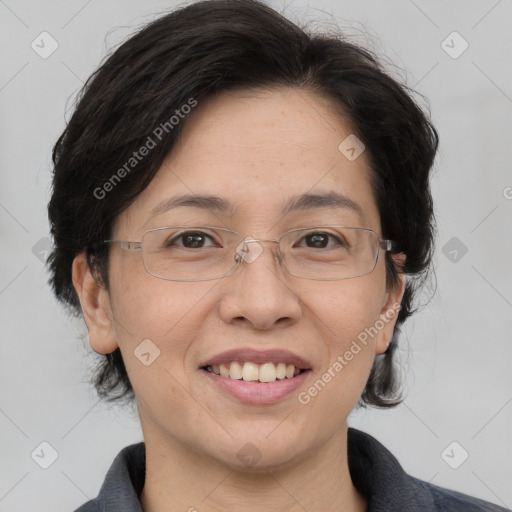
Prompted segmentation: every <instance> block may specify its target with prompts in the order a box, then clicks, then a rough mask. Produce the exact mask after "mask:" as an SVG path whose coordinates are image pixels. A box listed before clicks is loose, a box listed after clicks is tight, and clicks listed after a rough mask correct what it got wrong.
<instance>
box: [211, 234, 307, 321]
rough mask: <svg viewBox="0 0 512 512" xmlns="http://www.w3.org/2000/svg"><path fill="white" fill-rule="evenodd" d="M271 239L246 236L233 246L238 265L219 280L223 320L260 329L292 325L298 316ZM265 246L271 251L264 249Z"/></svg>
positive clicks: (294, 297)
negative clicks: (221, 290) (235, 250)
mask: <svg viewBox="0 0 512 512" xmlns="http://www.w3.org/2000/svg"><path fill="white" fill-rule="evenodd" d="M262 242H274V244H272V245H270V244H268V245H267V244H263V243H262ZM275 242H278V241H277V240H273V239H271V240H256V239H254V238H250V237H248V238H246V239H245V240H244V241H243V242H242V243H241V244H240V245H239V246H238V247H237V255H238V258H239V259H240V264H239V265H238V267H237V270H236V272H234V274H232V275H230V276H227V277H225V278H224V280H223V281H224V283H225V285H226V287H225V288H224V289H223V290H224V292H223V297H222V299H221V304H220V315H221V317H222V319H223V321H224V322H226V323H228V324H234V323H244V324H248V326H250V327H251V328H253V329H261V330H264V329H270V328H272V327H274V326H276V325H277V324H279V325H280V326H284V325H292V324H293V323H295V322H297V321H298V319H299V318H300V315H301V307H300V301H299V298H298V297H297V295H296V294H295V293H294V291H293V287H292V286H291V283H290V282H289V281H290V279H288V277H287V276H288V274H287V272H286V271H285V269H284V267H283V266H282V259H281V255H280V252H279V249H278V245H277V244H275ZM265 245H267V247H265ZM269 245H270V246H269ZM267 248H268V249H271V250H270V251H265V249H267Z"/></svg>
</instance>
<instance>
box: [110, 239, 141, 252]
mask: <svg viewBox="0 0 512 512" xmlns="http://www.w3.org/2000/svg"><path fill="white" fill-rule="evenodd" d="M104 242H105V243H106V244H116V245H118V246H119V247H121V249H126V250H128V251H139V250H140V249H141V248H142V243H141V242H127V241H124V240H104Z"/></svg>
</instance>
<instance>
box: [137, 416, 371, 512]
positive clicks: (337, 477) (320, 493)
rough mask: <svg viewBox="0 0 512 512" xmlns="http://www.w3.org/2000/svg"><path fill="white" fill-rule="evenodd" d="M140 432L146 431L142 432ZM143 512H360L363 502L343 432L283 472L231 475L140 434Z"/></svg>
mask: <svg viewBox="0 0 512 512" xmlns="http://www.w3.org/2000/svg"><path fill="white" fill-rule="evenodd" d="M143 428H144V427H143ZM144 438H145V445H146V480H145V484H144V489H143V491H142V495H141V500H140V501H141V505H142V509H143V511H144V512H174V511H189V512H196V511H200V512H220V511H222V512H230V511H235V510H240V509H241V508H243V509H244V511H245V512H263V511H265V512H266V511H268V510H272V511H275V512H281V511H283V512H284V511H286V512H299V511H300V512H304V511H305V510H323V511H324V512H335V511H336V512H364V511H365V510H366V500H365V499H364V497H363V496H362V495H361V494H359V493H358V491H357V490H356V489H355V487H354V486H353V484H352V480H351V478H350V473H349V469H348V459H347V429H346V426H345V428H344V429H343V430H342V431H340V432H339V433H338V434H337V435H335V436H334V437H333V438H331V439H329V441H328V442H327V443H325V444H324V445H323V446H321V447H320V448H319V449H318V450H316V451H315V452H314V453H309V454H307V455H303V456H302V458H301V460H296V461H290V462H289V463H287V464H286V466H285V467H280V468H267V469H265V470H261V469H260V470H258V471H257V472H256V470H255V468H251V469H250V470H248V471H239V470H238V469H233V468H231V467H229V466H227V465H225V464H223V463H221V462H219V461H218V460H216V459H214V458H213V457H210V456H208V455H205V454H204V453H201V452H198V451H196V450H194V447H188V446H184V445H183V444H182V443H178V442H177V440H176V439H169V435H168V433H167V435H166V436H165V438H164V437H163V436H159V435H155V432H154V431H151V432H146V431H145V432H144Z"/></svg>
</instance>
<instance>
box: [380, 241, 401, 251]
mask: <svg viewBox="0 0 512 512" xmlns="http://www.w3.org/2000/svg"><path fill="white" fill-rule="evenodd" d="M379 245H380V247H382V249H384V250H385V251H391V252H396V251H397V245H396V243H395V242H393V241H392V240H379Z"/></svg>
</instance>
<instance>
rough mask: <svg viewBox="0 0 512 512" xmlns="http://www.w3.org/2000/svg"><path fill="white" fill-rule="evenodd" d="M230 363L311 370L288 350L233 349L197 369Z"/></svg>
mask: <svg viewBox="0 0 512 512" xmlns="http://www.w3.org/2000/svg"><path fill="white" fill-rule="evenodd" d="M231 361H250V362H251V363H257V364H263V363H269V362H274V363H286V364H293V365H294V366H296V367H297V368H300V369H301V370H308V369H310V368H311V364H310V363H309V362H308V361H306V360H305V359H303V358H302V357H300V356H298V355H297V354H294V353H293V352H290V351H289V350H281V349H278V348H275V349H270V350H256V349H252V348H234V349H231V350H227V351H226V352H221V353H220V354H216V355H214V356H212V357H209V358H208V359H205V360H204V361H203V362H202V363H201V364H200V365H199V368H203V367H205V366H213V365H214V364H226V363H230V362H231Z"/></svg>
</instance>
